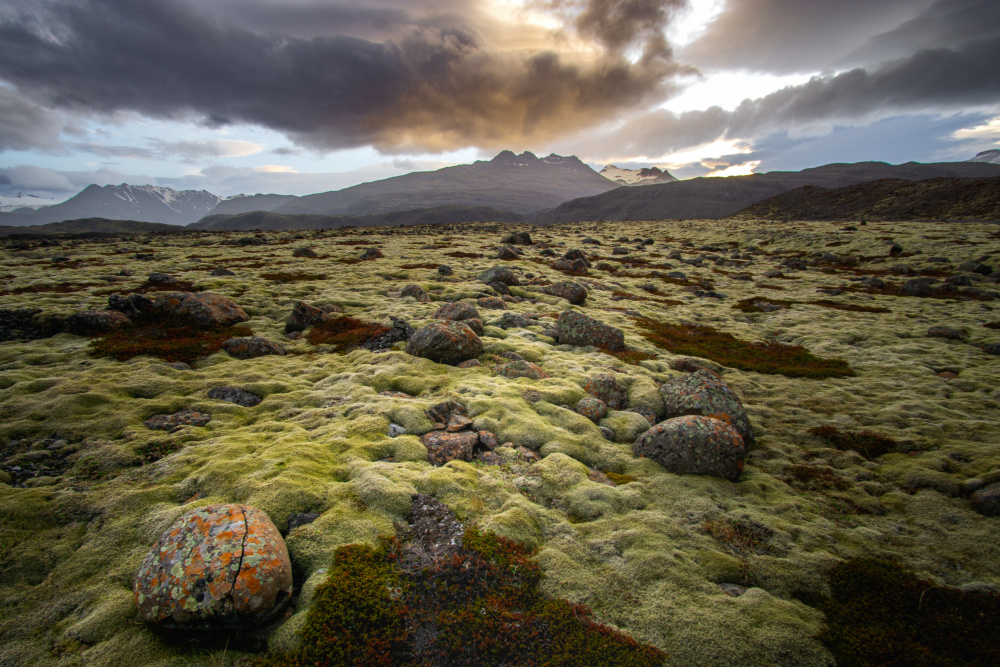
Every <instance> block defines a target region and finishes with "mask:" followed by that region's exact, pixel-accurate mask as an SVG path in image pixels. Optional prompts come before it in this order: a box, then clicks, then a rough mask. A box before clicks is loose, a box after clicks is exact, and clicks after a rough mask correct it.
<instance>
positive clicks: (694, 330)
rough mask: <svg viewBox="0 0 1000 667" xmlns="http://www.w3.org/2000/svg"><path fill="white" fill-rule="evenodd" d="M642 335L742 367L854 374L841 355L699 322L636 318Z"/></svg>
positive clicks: (810, 374)
mask: <svg viewBox="0 0 1000 667" xmlns="http://www.w3.org/2000/svg"><path fill="white" fill-rule="evenodd" d="M635 322H636V326H638V327H639V329H641V330H642V331H643V337H645V338H646V340H648V341H649V342H651V343H653V344H654V345H656V346H658V347H660V348H662V349H664V350H668V351H670V352H672V353H674V354H680V355H686V356H694V357H701V358H703V359H711V360H712V361H715V362H717V363H720V364H722V365H723V366H729V367H731V368H739V369H740V370H745V371H753V372H755V373H764V374H767V375H784V376H786V377H804V378H813V379H825V378H831V377H851V376H853V375H854V374H855V373H854V370H853V369H852V368H851V367H850V366H849V365H848V364H847V362H846V361H844V360H842V359H821V358H820V357H817V356H815V355H813V354H812V353H811V352H809V350H807V349H805V348H804V347H801V346H799V345H783V344H781V343H749V342H747V341H743V340H740V339H738V338H736V337H735V336H733V335H732V334H729V333H725V332H723V331H718V330H717V329H714V328H712V327H710V326H705V325H700V324H690V323H686V324H679V325H678V324H666V323H663V322H657V321H656V320H651V319H647V318H644V317H640V318H636V320H635Z"/></svg>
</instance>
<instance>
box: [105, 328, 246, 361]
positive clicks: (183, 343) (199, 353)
mask: <svg viewBox="0 0 1000 667" xmlns="http://www.w3.org/2000/svg"><path fill="white" fill-rule="evenodd" d="M252 335H253V330H251V329H250V327H248V326H245V325H236V326H232V327H220V328H213V329H199V328H197V327H193V326H187V325H181V326H178V325H176V324H170V323H167V322H148V323H143V324H133V325H129V326H126V327H123V328H121V329H118V330H117V331H113V332H111V333H108V334H105V335H104V336H101V337H100V338H96V339H95V340H93V341H92V342H91V350H90V356H92V357H111V358H112V359H117V360H118V361H127V360H129V359H131V358H132V357H135V356H137V355H140V354H148V355H149V356H152V357H159V358H160V359H163V360H164V361H169V362H175V361H179V362H183V363H191V362H192V361H195V360H196V359H200V358H202V357H206V356H208V355H210V354H212V353H213V352H218V351H219V350H220V349H222V344H223V343H224V342H226V341H227V340H229V339H230V338H238V337H241V336H252Z"/></svg>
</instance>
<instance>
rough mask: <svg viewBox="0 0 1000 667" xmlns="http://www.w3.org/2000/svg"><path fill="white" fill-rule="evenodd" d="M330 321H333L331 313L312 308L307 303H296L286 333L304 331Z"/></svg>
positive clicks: (287, 323) (286, 326) (286, 324)
mask: <svg viewBox="0 0 1000 667" xmlns="http://www.w3.org/2000/svg"><path fill="white" fill-rule="evenodd" d="M329 319H331V318H330V315H329V313H326V312H324V311H323V310H321V309H320V308H316V307H315V306H310V305H309V304H308V303H306V302H305V301H296V302H295V306H294V307H293V308H292V313H291V314H290V315H289V316H288V321H287V322H285V333H292V332H293V331H303V330H305V329H308V328H309V327H311V326H315V325H317V324H319V323H320V322H326V321H327V320H329Z"/></svg>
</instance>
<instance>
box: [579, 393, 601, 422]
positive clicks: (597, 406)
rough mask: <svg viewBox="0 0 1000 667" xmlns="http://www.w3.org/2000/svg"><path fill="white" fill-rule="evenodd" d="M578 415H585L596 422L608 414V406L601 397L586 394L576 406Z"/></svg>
mask: <svg viewBox="0 0 1000 667" xmlns="http://www.w3.org/2000/svg"><path fill="white" fill-rule="evenodd" d="M574 410H575V411H576V413H577V414H578V415H583V416H584V417H586V418H587V419H589V420H590V421H592V422H594V423H595V424H596V423H597V422H599V421H600V420H602V419H604V417H605V416H606V415H607V414H608V406H607V405H606V404H605V403H604V401H602V400H601V399H599V398H594V397H593V396H586V397H584V398H581V399H580V400H579V401H577V402H576V407H575V408H574Z"/></svg>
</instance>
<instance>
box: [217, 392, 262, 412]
mask: <svg viewBox="0 0 1000 667" xmlns="http://www.w3.org/2000/svg"><path fill="white" fill-rule="evenodd" d="M208 397H209V398H214V399H216V400H218V401H226V402H228V403H235V404H236V405H242V406H243V407H245V408H252V407H254V406H255V405H257V404H259V403H260V402H261V400H263V399H261V397H260V396H258V395H257V394H251V393H250V392H249V391H244V390H243V389H238V388H236V387H215V388H214V389H209V390H208Z"/></svg>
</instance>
